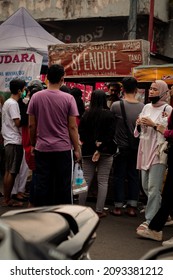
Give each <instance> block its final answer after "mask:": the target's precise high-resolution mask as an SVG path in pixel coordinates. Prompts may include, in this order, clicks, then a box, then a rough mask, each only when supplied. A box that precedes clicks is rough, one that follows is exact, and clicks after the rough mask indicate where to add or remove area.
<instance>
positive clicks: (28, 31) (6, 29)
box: [0, 7, 63, 60]
mask: <svg viewBox="0 0 173 280" xmlns="http://www.w3.org/2000/svg"><path fill="white" fill-rule="evenodd" d="M52 44H63V42H61V41H60V40H58V39H57V38H55V37H54V36H52V35H51V34H50V33H49V32H47V31H46V30H45V29H44V28H43V27H42V26H41V25H40V24H39V23H38V22H37V21H36V20H35V19H34V18H33V17H32V16H31V15H30V14H29V13H28V12H27V10H26V9H25V8H23V7H22V8H20V9H18V10H17V11H16V12H15V13H14V14H12V15H11V16H10V17H9V18H8V19H7V20H6V21H4V22H3V23H2V24H1V25H0V52H11V51H17V50H31V51H36V52H37V53H39V54H41V55H43V57H44V60H47V53H48V45H52Z"/></svg>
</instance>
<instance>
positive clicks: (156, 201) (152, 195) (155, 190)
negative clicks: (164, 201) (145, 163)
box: [141, 163, 166, 224]
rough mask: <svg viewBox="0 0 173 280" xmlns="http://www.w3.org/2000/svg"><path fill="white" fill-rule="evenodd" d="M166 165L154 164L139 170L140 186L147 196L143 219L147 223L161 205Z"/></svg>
mask: <svg viewBox="0 0 173 280" xmlns="http://www.w3.org/2000/svg"><path fill="white" fill-rule="evenodd" d="M165 171H166V165H164V164H160V163H159V164H154V165H152V166H151V167H150V169H149V170H142V171H141V178H142V187H143V190H144V192H145V194H146V196H147V198H148V199H147V205H146V209H145V219H146V222H147V223H148V224H149V223H150V222H151V220H152V218H153V217H154V216H155V214H156V213H157V211H158V210H159V208H160V205H161V192H162V185H163V178H164V175H165Z"/></svg>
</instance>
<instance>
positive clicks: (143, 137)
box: [134, 80, 172, 231]
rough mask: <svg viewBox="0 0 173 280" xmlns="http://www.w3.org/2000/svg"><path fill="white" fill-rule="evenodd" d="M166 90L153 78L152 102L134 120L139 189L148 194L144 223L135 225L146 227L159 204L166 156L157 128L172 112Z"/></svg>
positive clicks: (160, 81) (150, 94)
mask: <svg viewBox="0 0 173 280" xmlns="http://www.w3.org/2000/svg"><path fill="white" fill-rule="evenodd" d="M168 97H169V89H168V86H167V84H166V83H165V82H164V81H162V80H156V81H154V82H153V83H152V84H151V86H150V89H149V99H150V101H151V103H148V104H146V105H145V106H144V108H143V110H142V112H141V114H140V116H139V118H138V120H137V122H136V128H135V132H134V135H135V136H136V137H138V136H139V137H140V143H139V148H138V158H137V169H139V170H141V179H142V188H143V190H144V192H145V194H146V196H147V205H146V209H145V220H146V221H145V222H143V223H142V224H141V225H140V226H139V227H138V228H137V231H138V230H141V229H142V228H147V227H148V225H149V223H150V221H151V220H152V218H153V217H154V215H155V214H156V213H157V211H158V209H159V208H160V205H161V192H162V184H163V178H164V175H165V171H166V164H167V157H166V154H165V153H164V151H163V149H164V148H163V147H164V143H165V138H164V136H163V135H162V134H160V133H159V132H158V131H156V127H157V125H158V124H162V125H164V126H165V127H167V117H168V116H169V115H170V113H171V111H172V107H171V106H170V105H168V103H167V100H168Z"/></svg>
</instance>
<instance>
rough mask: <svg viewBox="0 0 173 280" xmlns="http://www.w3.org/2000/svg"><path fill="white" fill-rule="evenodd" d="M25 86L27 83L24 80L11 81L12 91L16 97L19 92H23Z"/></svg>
mask: <svg viewBox="0 0 173 280" xmlns="http://www.w3.org/2000/svg"><path fill="white" fill-rule="evenodd" d="M25 86H26V82H25V81H24V80H22V79H18V78H16V79H13V80H11V81H10V91H11V93H12V94H14V95H16V94H18V91H19V90H21V91H22V90H23V88H24V87H25Z"/></svg>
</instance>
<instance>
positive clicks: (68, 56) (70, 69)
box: [48, 40, 149, 77]
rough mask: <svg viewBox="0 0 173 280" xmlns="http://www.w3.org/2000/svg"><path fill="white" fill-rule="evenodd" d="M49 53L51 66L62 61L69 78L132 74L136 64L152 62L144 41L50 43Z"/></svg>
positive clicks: (147, 45) (146, 43)
mask: <svg viewBox="0 0 173 280" xmlns="http://www.w3.org/2000/svg"><path fill="white" fill-rule="evenodd" d="M48 52H49V65H51V64H62V65H63V66H64V67H65V71H66V77H112V76H131V75H132V68H133V67H136V66H138V65H141V64H148V63H149V43H148V42H147V41H144V40H131V41H130V40H127V41H110V42H90V43H86V44H80V43H73V44H62V45H61V44H60V45H51V46H49V47H48Z"/></svg>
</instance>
